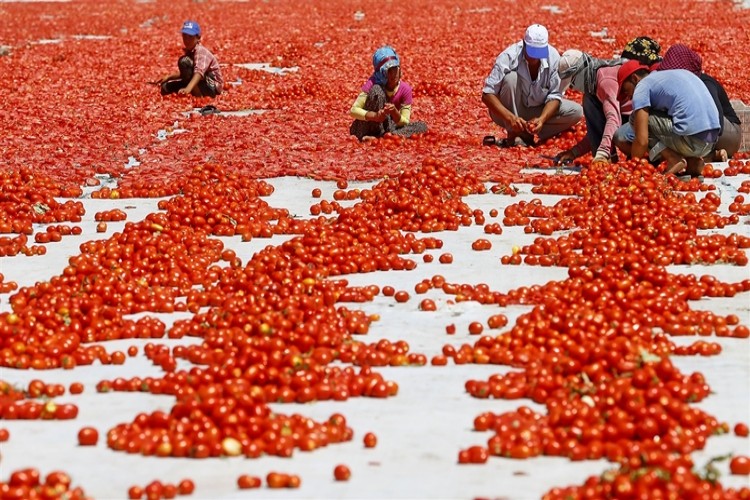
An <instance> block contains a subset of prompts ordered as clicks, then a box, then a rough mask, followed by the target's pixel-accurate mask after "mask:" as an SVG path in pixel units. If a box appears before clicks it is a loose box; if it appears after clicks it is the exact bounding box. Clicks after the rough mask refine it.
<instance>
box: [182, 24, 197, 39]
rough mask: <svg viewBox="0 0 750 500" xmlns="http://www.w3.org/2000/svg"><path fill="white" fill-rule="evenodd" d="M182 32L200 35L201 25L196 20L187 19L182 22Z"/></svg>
mask: <svg viewBox="0 0 750 500" xmlns="http://www.w3.org/2000/svg"><path fill="white" fill-rule="evenodd" d="M182 33H183V34H185V35H191V36H200V35H201V27H200V26H199V25H198V23H196V22H195V21H185V22H184V23H182Z"/></svg>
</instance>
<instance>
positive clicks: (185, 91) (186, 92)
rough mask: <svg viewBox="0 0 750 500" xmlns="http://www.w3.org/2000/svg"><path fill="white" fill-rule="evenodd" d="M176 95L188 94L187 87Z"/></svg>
mask: <svg viewBox="0 0 750 500" xmlns="http://www.w3.org/2000/svg"><path fill="white" fill-rule="evenodd" d="M177 93H178V94H180V95H185V94H189V93H190V92H188V89H187V87H182V88H181V89H180V90H178V91H177Z"/></svg>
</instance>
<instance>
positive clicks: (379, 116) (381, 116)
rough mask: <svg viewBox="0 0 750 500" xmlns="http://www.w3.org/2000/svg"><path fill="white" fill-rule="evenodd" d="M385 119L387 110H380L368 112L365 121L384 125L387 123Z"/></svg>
mask: <svg viewBox="0 0 750 500" xmlns="http://www.w3.org/2000/svg"><path fill="white" fill-rule="evenodd" d="M370 113H372V114H370ZM368 116H369V118H368ZM385 117H386V114H385V109H380V110H378V111H368V112H367V114H365V119H366V120H367V121H370V122H377V123H383V122H384V121H385Z"/></svg>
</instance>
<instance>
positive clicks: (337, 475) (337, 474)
mask: <svg viewBox="0 0 750 500" xmlns="http://www.w3.org/2000/svg"><path fill="white" fill-rule="evenodd" d="M333 477H334V479H336V481H348V480H349V478H350V477H352V471H351V470H349V467H347V466H346V465H343V464H341V465H337V466H336V467H335V468H334V469H333Z"/></svg>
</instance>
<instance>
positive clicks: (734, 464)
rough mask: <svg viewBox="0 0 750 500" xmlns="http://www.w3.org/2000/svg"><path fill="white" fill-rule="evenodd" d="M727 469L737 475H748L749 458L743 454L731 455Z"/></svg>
mask: <svg viewBox="0 0 750 500" xmlns="http://www.w3.org/2000/svg"><path fill="white" fill-rule="evenodd" d="M729 470H730V471H731V472H732V474H735V475H737V476H748V475H750V458H748V457H746V456H743V455H737V456H734V457H732V460H731V461H730V462H729Z"/></svg>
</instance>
